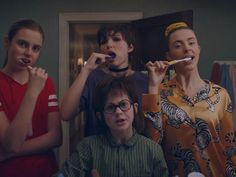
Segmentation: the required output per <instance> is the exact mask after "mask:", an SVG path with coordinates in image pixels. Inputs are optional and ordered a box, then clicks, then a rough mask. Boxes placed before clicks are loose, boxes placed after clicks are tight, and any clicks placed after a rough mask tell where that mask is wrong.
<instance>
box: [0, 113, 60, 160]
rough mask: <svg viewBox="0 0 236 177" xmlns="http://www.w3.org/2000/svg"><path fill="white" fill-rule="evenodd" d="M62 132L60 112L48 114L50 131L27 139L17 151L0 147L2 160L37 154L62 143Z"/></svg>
mask: <svg viewBox="0 0 236 177" xmlns="http://www.w3.org/2000/svg"><path fill="white" fill-rule="evenodd" d="M61 143H62V132H61V123H60V119H59V113H58V112H52V113H49V114H48V132H47V133H45V134H43V135H41V136H39V137H37V138H33V139H30V140H26V141H25V142H24V143H23V145H22V146H21V148H20V149H19V150H18V152H17V153H10V152H6V151H5V152H4V150H3V149H1V147H0V161H2V160H5V159H7V158H10V157H13V156H23V155H30V154H37V153H40V152H44V151H47V150H50V149H52V148H54V147H57V146H59V145H61Z"/></svg>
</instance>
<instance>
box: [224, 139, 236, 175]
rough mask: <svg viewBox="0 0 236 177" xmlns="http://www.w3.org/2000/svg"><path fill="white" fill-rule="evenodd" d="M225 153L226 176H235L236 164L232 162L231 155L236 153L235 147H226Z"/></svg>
mask: <svg viewBox="0 0 236 177" xmlns="http://www.w3.org/2000/svg"><path fill="white" fill-rule="evenodd" d="M234 139H235V136H234ZM234 141H235V140H234ZM225 155H226V157H227V159H228V160H227V161H226V177H234V176H236V166H235V165H234V163H233V162H232V160H231V157H232V156H234V155H236V148H232V147H230V148H227V149H226V152H225Z"/></svg>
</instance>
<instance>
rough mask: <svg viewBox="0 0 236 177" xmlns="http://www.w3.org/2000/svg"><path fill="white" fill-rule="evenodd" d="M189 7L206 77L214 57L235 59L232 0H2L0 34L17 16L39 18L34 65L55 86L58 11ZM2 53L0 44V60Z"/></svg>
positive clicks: (149, 12)
mask: <svg viewBox="0 0 236 177" xmlns="http://www.w3.org/2000/svg"><path fill="white" fill-rule="evenodd" d="M188 9H193V13H194V29H195V31H196V33H197V35H198V38H199V42H200V45H201V60H200V63H199V69H200V73H201V75H202V77H204V78H207V79H209V77H210V73H211V66H212V63H213V61H214V60H223V59H225V60H235V59H236V53H235V51H236V50H235V49H236V47H235V40H236V33H235V31H236V20H235V18H236V2H235V1H234V0H227V1H225V0H218V1H217V0H216V1H211V0H198V1H196V0H178V1H173V0H129V1H127V0H126V1H125V0H112V1H111V0H99V1H98V0H61V1H58V0H44V1H43V0H33V1H32V0H22V1H19V0H8V1H7V0H5V2H4V0H2V1H1V5H0V20H1V28H0V37H1V39H2V38H3V36H4V34H6V32H7V30H8V28H9V26H10V24H11V23H12V22H14V21H16V20H18V19H19V18H33V19H35V20H36V21H39V22H40V23H41V25H42V26H43V28H44V30H45V33H46V41H45V45H44V47H43V50H42V54H41V57H40V60H39V62H38V65H40V66H42V67H44V68H45V69H46V70H47V71H48V72H49V74H50V75H51V76H52V78H53V79H54V81H55V84H56V85H57V86H58V67H59V66H58V53H59V52H58V46H59V44H58V41H59V40H58V39H59V36H58V35H59V34H58V31H59V29H58V21H59V19H58V15H59V13H60V12H114V11H119V12H122V11H142V12H143V14H144V17H151V16H156V15H162V14H167V13H173V12H177V11H184V10H188ZM4 57H5V50H4V49H3V45H1V46H0V64H1V65H2V63H3V60H4Z"/></svg>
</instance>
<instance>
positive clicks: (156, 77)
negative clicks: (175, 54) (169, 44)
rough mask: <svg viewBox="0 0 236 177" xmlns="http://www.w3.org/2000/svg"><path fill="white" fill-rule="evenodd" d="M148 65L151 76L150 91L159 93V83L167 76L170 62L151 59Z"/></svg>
mask: <svg viewBox="0 0 236 177" xmlns="http://www.w3.org/2000/svg"><path fill="white" fill-rule="evenodd" d="M146 67H147V70H148V77H149V85H148V91H149V93H150V94H157V93H158V88H159V85H160V84H161V82H162V80H163V79H164V77H165V74H166V71H167V68H168V64H167V62H166V61H155V62H152V61H149V62H148V63H147V64H146Z"/></svg>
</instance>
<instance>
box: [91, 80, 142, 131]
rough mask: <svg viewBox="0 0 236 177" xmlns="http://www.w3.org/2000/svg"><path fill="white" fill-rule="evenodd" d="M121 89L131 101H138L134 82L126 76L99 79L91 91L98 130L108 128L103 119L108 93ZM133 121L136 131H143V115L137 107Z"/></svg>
mask: <svg viewBox="0 0 236 177" xmlns="http://www.w3.org/2000/svg"><path fill="white" fill-rule="evenodd" d="M116 90H118V91H121V92H123V93H125V94H127V96H128V97H129V99H130V101H131V102H132V103H138V94H137V91H136V89H135V86H134V83H133V82H132V81H131V80H130V79H128V78H127V77H112V76H109V77H108V78H106V79H104V80H102V81H100V82H99V83H98V84H97V85H96V87H95V89H94V92H93V107H94V110H95V113H99V114H100V118H99V119H98V120H99V124H100V126H99V132H104V131H105V130H107V129H108V127H107V125H106V123H105V121H104V113H103V110H104V106H105V104H106V101H107V97H108V94H109V93H111V92H113V91H116ZM134 116H135V117H134V122H133V126H134V127H135V129H136V130H137V131H138V132H141V131H143V127H142V126H143V122H142V121H143V115H142V113H141V110H139V109H138V113H137V114H134Z"/></svg>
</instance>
